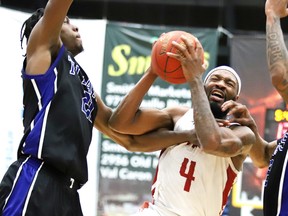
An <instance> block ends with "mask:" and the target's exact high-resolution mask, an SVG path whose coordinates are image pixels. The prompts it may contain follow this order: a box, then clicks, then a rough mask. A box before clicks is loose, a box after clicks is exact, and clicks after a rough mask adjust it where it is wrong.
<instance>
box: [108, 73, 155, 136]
mask: <svg viewBox="0 0 288 216" xmlns="http://www.w3.org/2000/svg"><path fill="white" fill-rule="evenodd" d="M156 78H157V76H156V75H155V74H153V73H151V72H149V69H148V71H147V72H146V74H144V75H143V77H142V78H141V80H140V81H139V82H138V83H137V84H136V85H135V87H134V88H133V89H131V91H130V92H129V93H128V94H127V95H126V96H125V97H124V99H123V100H122V101H121V103H120V104H119V105H118V106H117V108H116V109H115V110H114V112H113V114H112V116H111V118H110V121H109V125H110V126H111V128H113V129H114V130H116V131H121V130H122V129H123V127H124V128H128V127H131V126H132V127H133V122H135V119H136V117H137V111H138V109H139V106H140V104H141V102H142V100H143V98H144V96H145V94H146V93H147V92H148V90H149V88H150V87H151V85H152V84H153V83H154V81H155V80H156Z"/></svg>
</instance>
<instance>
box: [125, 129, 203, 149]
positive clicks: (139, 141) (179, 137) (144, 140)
mask: <svg viewBox="0 0 288 216" xmlns="http://www.w3.org/2000/svg"><path fill="white" fill-rule="evenodd" d="M133 139H134V142H132V143H131V146H129V149H128V150H130V151H139V152H152V151H158V150H162V149H164V148H167V147H169V146H172V145H177V144H180V143H184V142H187V143H188V142H189V143H192V144H195V145H198V140H197V137H196V134H195V131H194V130H187V131H172V130H167V129H160V130H158V131H154V132H150V133H147V134H144V135H141V136H134V137H133Z"/></svg>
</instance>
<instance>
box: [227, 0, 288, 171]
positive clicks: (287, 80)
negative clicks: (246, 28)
mask: <svg viewBox="0 0 288 216" xmlns="http://www.w3.org/2000/svg"><path fill="white" fill-rule="evenodd" d="M287 5H288V1H287V0H266V3H265V14H266V52H267V63H268V68H269V74H270V77H271V81H272V84H273V86H274V87H275V89H276V90H277V91H278V93H279V94H280V95H281V97H282V98H283V100H284V102H285V103H286V104H287V103H288V51H287V48H286V45H285V41H284V37H283V32H282V29H281V23H280V19H281V18H284V17H287V15H288V9H287ZM222 109H224V110H225V109H230V111H229V113H228V114H231V115H232V116H233V117H232V118H231V121H236V122H239V123H240V124H242V125H246V126H248V127H249V128H250V129H251V130H252V131H253V132H254V134H255V137H256V142H255V144H254V145H253V147H252V148H251V150H250V152H249V155H250V157H251V159H252V161H253V164H254V165H255V166H257V167H259V168H263V167H268V166H269V162H270V159H271V157H272V154H273V152H274V151H275V149H276V146H277V141H276V140H274V141H272V142H267V141H265V140H264V139H263V138H262V137H261V136H260V134H259V131H258V128H257V125H256V123H255V121H254V119H253V118H252V116H251V114H250V113H249V110H248V109H247V107H246V106H245V105H243V104H239V103H236V102H234V101H229V102H227V103H226V104H223V106H222Z"/></svg>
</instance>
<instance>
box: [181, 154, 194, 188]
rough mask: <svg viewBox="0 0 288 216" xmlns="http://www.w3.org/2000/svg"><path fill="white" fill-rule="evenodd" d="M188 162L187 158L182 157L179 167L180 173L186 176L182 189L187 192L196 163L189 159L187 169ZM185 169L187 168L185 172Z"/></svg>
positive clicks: (192, 178) (192, 179)
mask: <svg viewBox="0 0 288 216" xmlns="http://www.w3.org/2000/svg"><path fill="white" fill-rule="evenodd" d="M188 163H189V159H188V158H184V160H183V162H182V165H181V168H180V175H181V176H183V177H185V178H186V182H185V185H184V190H185V191H187V192H189V191H190V187H191V183H192V181H194V179H195V177H194V176H193V174H194V170H195V165H196V162H194V161H190V165H189V169H188V170H187V165H188ZM186 170H187V172H186Z"/></svg>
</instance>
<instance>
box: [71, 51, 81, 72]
mask: <svg viewBox="0 0 288 216" xmlns="http://www.w3.org/2000/svg"><path fill="white" fill-rule="evenodd" d="M68 61H70V63H71V68H70V71H69V73H70V74H71V75H75V74H78V73H79V71H80V67H79V65H78V64H76V62H74V61H73V59H72V58H71V57H70V56H69V55H68Z"/></svg>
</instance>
